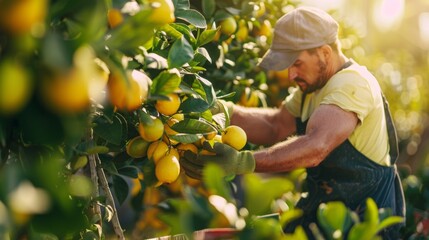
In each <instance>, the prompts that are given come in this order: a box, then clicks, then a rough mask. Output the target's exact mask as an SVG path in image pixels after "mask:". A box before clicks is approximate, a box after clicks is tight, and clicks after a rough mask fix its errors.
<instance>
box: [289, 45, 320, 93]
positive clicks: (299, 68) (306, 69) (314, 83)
mask: <svg viewBox="0 0 429 240" xmlns="http://www.w3.org/2000/svg"><path fill="white" fill-rule="evenodd" d="M326 69H327V65H326V62H325V61H323V60H322V59H321V57H320V55H319V53H318V50H316V52H314V53H309V52H308V51H302V52H301V53H300V55H299V56H298V58H297V60H296V61H295V62H294V63H293V64H292V66H290V67H289V79H290V80H293V81H295V82H296V84H297V85H298V86H299V88H300V89H301V90H302V91H303V92H305V93H311V92H314V91H316V90H317V89H320V88H322V87H323V86H324V85H325V83H326V81H327V80H328V78H327V76H326V75H327V74H326Z"/></svg>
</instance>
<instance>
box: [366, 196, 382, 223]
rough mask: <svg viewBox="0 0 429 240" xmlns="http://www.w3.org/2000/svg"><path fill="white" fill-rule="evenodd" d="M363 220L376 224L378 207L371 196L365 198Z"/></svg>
mask: <svg viewBox="0 0 429 240" xmlns="http://www.w3.org/2000/svg"><path fill="white" fill-rule="evenodd" d="M364 220H365V222H367V223H368V224H371V225H377V224H378V221H379V220H378V207H377V204H376V203H375V202H374V200H373V199H372V198H368V199H367V200H366V210H365V215H364Z"/></svg>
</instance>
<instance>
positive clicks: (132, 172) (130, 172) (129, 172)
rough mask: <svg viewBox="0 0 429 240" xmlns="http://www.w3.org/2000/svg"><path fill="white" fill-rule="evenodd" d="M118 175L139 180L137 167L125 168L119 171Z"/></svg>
mask: <svg viewBox="0 0 429 240" xmlns="http://www.w3.org/2000/svg"><path fill="white" fill-rule="evenodd" d="M118 173H119V174H121V175H124V176H127V177H131V178H137V177H138V174H139V169H138V168H137V167H135V166H124V167H121V168H119V169H118Z"/></svg>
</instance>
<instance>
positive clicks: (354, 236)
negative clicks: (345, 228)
mask: <svg viewBox="0 0 429 240" xmlns="http://www.w3.org/2000/svg"><path fill="white" fill-rule="evenodd" d="M376 233H377V231H376V226H375V225H372V224H368V223H367V222H363V223H358V224H356V225H354V226H353V227H352V229H351V230H350V233H349V235H348V236H347V240H363V239H372V238H373V237H374V236H375V234H376Z"/></svg>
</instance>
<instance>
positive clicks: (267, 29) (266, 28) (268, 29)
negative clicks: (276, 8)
mask: <svg viewBox="0 0 429 240" xmlns="http://www.w3.org/2000/svg"><path fill="white" fill-rule="evenodd" d="M272 31H273V28H272V26H271V22H270V21H268V20H267V19H265V20H264V21H263V22H262V24H261V26H260V27H259V30H257V31H256V35H257V36H266V37H270V36H271V34H272Z"/></svg>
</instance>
